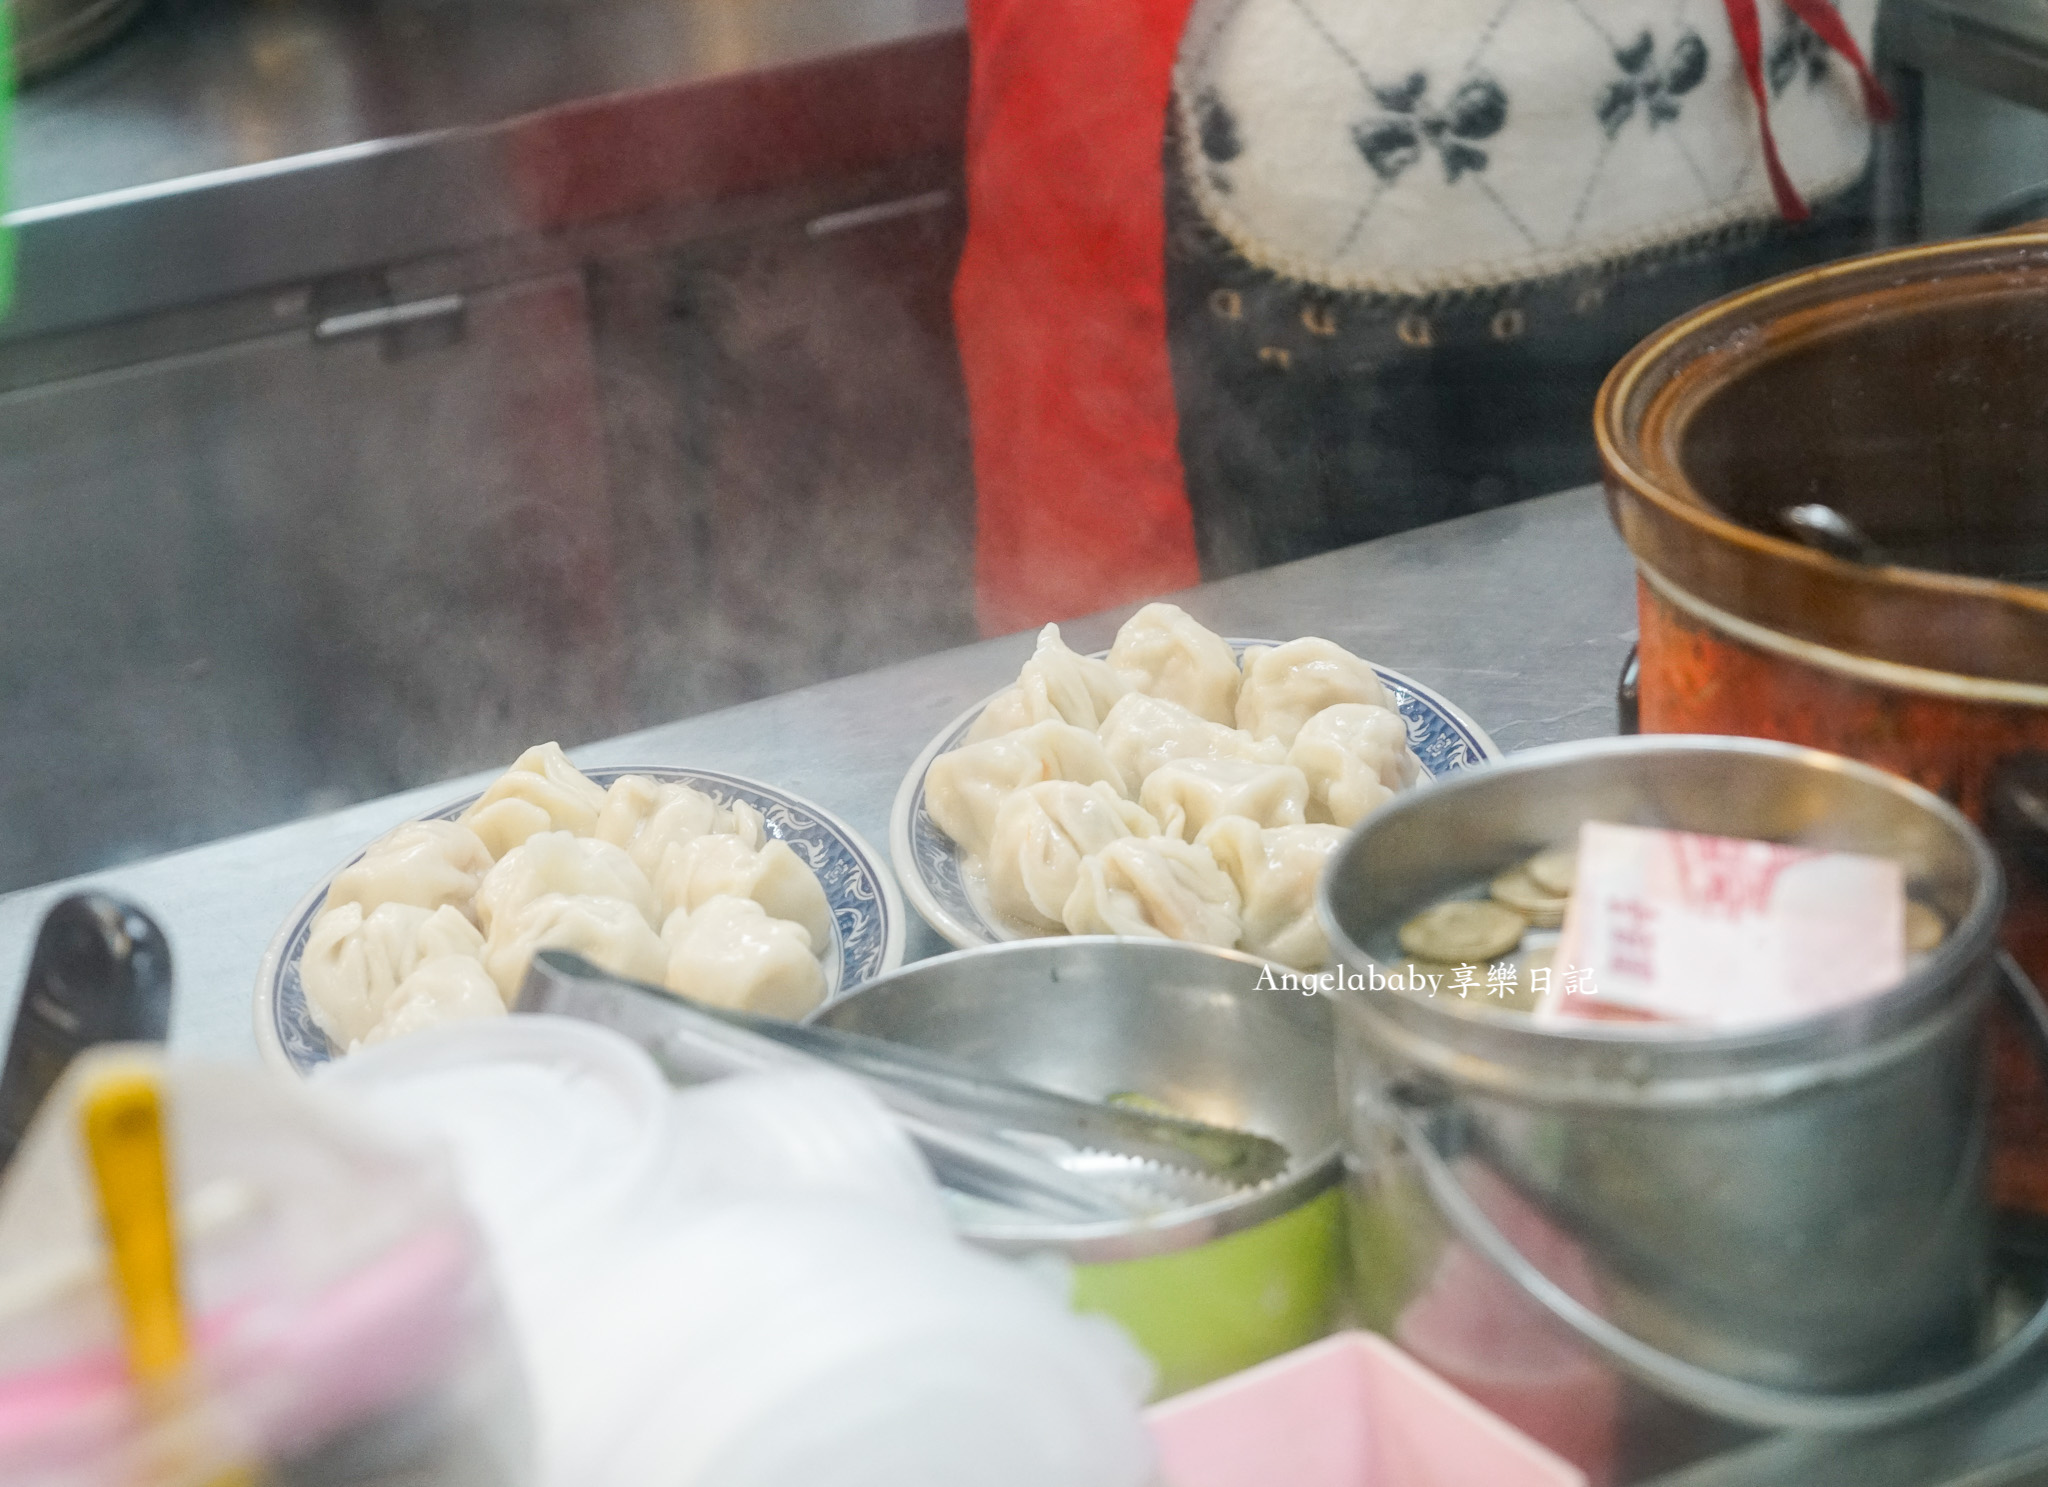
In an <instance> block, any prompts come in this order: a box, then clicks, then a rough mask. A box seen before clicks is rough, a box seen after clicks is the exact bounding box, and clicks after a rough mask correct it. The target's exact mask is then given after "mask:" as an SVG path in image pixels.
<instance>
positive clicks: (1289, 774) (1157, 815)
mask: <svg viewBox="0 0 2048 1487" xmlns="http://www.w3.org/2000/svg"><path fill="white" fill-rule="evenodd" d="M1138 803H1139V804H1140V805H1142V806H1144V808H1145V809H1146V810H1147V811H1149V812H1151V813H1152V817H1153V819H1154V820H1156V821H1158V823H1159V829H1160V830H1161V831H1163V832H1164V833H1166V835H1168V836H1177V837H1179V838H1180V839H1181V840H1182V841H1184V842H1191V841H1193V840H1194V839H1195V838H1196V837H1197V836H1198V835H1200V834H1201V830H1202V828H1203V827H1205V826H1207V825H1208V824H1209V823H1210V822H1211V821H1214V820H1215V819H1216V818H1217V817H1219V816H1246V817H1249V818H1250V819H1251V820H1252V821H1254V822H1256V823H1257V824H1258V825H1260V826H1299V825H1301V824H1302V822H1304V821H1306V820H1307V819H1308V781H1307V779H1305V778H1304V777H1303V776H1302V773H1301V771H1300V770H1298V769H1296V768H1295V767H1294V766H1293V765H1291V764H1256V763H1253V762H1252V761H1250V760H1247V759H1169V760H1168V761H1167V762H1166V763H1164V764H1162V765H1160V766H1159V767H1158V768H1157V769H1155V770H1153V771H1152V773H1150V774H1149V775H1147V776H1145V785H1144V788H1143V789H1142V790H1140V791H1139V792H1138Z"/></svg>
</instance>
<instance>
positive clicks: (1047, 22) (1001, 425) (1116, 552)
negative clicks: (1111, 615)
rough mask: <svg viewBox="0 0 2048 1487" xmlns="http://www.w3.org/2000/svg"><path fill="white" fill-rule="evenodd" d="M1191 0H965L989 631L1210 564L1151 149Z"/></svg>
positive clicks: (965, 355) (977, 426)
mask: <svg viewBox="0 0 2048 1487" xmlns="http://www.w3.org/2000/svg"><path fill="white" fill-rule="evenodd" d="M1189 4H1190V0H969V4H968V37H969V44H970V46H971V48H972V54H973V79H972V85H971V87H972V92H971V95H970V101H969V105H968V125H967V207H968V228H967V245H966V251H965V253H964V254H963V256H962V258H961V263H960V273H959V277H958V279H957V280H956V281H955V283H954V289H953V306H954V313H955V319H956V322H957V326H958V333H959V342H960V356H961V362H962V366H963V369H964V371H965V374H966V380H967V397H968V407H969V411H970V414H971V416H972V419H973V424H974V478H975V487H976V492H977V531H976V552H975V582H976V598H977V607H978V611H979V618H980V623H981V629H982V633H984V634H988V635H999V634H1004V633H1007V632H1008V631H1011V630H1017V629H1022V628H1025V627H1027V626H1032V625H1038V624H1043V623H1044V622H1045V621H1047V620H1056V619H1064V618H1066V617H1068V616H1070V615H1076V614H1085V613H1088V612H1089V611H1091V610H1096V609H1103V608H1106V607H1108V606H1110V605H1113V604H1119V603H1124V602H1127V601H1131V600H1136V599H1143V598H1147V597H1149V596H1151V595H1153V594H1158V593H1162V592H1165V591H1167V590H1170V589H1177V588H1183V587H1185V586H1187V585H1189V584H1192V583H1195V582H1197V581H1198V580H1199V578H1200V577H1201V570H1200V567H1199V565H1198V563H1197V562H1196V558H1195V537H1194V522H1193V518H1192V516H1191V515H1190V513H1189V510H1188V501H1187V493H1186V490H1185V489H1184V487H1183V485H1182V482H1181V466H1180V451H1179V448H1178V444H1177V437H1178V428H1179V425H1178V422H1177V418H1176V415H1175V411H1174V400H1173V379H1172V372H1171V368H1170V366H1169V364H1168V361H1167V351H1166V263H1165V250H1166V221H1165V201H1164V191H1163V178H1162V175H1161V154H1162V152H1163V149H1164V144H1165V131H1166V109H1167V102H1168V97H1169V94H1170V91H1171V81H1172V71H1173V61H1174V52H1175V48H1176V47H1177V46H1178V44H1179V41H1180V34H1181V29H1182V27H1183V25H1184V24H1185V23H1186V20H1187V12H1188V7H1189Z"/></svg>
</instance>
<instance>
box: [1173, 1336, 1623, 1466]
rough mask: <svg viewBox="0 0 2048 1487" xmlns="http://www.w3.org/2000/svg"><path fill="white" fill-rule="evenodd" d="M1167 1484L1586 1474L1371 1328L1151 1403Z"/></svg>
mask: <svg viewBox="0 0 2048 1487" xmlns="http://www.w3.org/2000/svg"><path fill="white" fill-rule="evenodd" d="M1147 1418H1148V1419H1149V1420H1150V1422H1151V1426H1152V1434H1153V1436H1154V1438H1155V1439H1157V1440H1158V1442H1159V1454H1160V1465H1161V1470H1162V1472H1163V1474H1164V1477H1165V1480H1166V1481H1168V1482H1171V1483H1172V1484H1173V1487H1267V1484H1269V1483H1276V1482H1284V1483H1286V1484H1287V1487H1361V1484H1365V1483H1371V1484H1375V1487H1405V1484H1411V1483H1412V1484H1416V1487H1421V1484H1425V1483H1439V1482H1441V1483H1450V1482H1471V1483H1479V1482H1484V1483H1486V1484H1487V1487H1585V1483H1586V1477H1585V1474H1584V1473H1583V1472H1581V1471H1579V1470H1578V1469H1577V1468H1575V1467H1573V1466H1572V1465H1571V1464H1570V1463H1568V1462H1566V1461H1564V1460H1563V1459H1562V1458H1560V1457H1558V1456H1555V1455H1553V1454H1552V1453H1551V1452H1549V1451H1547V1450H1545V1449H1544V1448H1543V1447H1542V1446H1539V1445H1537V1444H1536V1443H1535V1442H1534V1441H1532V1440H1530V1439H1529V1438H1528V1437H1527V1436H1525V1435H1523V1434H1522V1433H1521V1432H1520V1431H1518V1430H1516V1429H1514V1427H1512V1426H1510V1425H1507V1424H1505V1423H1504V1422H1503V1421H1502V1420H1501V1419H1500V1417H1499V1416H1497V1415H1493V1414H1489V1413H1488V1412H1487V1411H1486V1410H1484V1409H1482V1408H1481V1407H1480V1406H1479V1405H1477V1404H1474V1403H1473V1402H1472V1401H1471V1400H1470V1399H1468V1398H1466V1397H1465V1396H1464V1395H1463V1394H1460V1393H1459V1392H1458V1391H1457V1390H1456V1389H1453V1388H1452V1387H1451V1386H1450V1385H1449V1384H1446V1383H1445V1382H1444V1381H1443V1380H1442V1379H1440V1378H1438V1377H1437V1376H1436V1375H1435V1374H1433V1373H1431V1372H1430V1371H1429V1370H1428V1369H1426V1368H1424V1367H1423V1366H1422V1365H1421V1364H1419V1363H1417V1362H1416V1361H1415V1360H1414V1359H1413V1358H1411V1357H1409V1356H1408V1354H1406V1353H1404V1352H1402V1351H1401V1350H1400V1349H1399V1348H1397V1347H1395V1346H1394V1345H1393V1344H1392V1343H1390V1342H1388V1341H1387V1340H1386V1339H1384V1338H1381V1337H1375V1336H1374V1335H1373V1334H1372V1333H1370V1332H1340V1333H1338V1334H1337V1335H1336V1336H1334V1337H1327V1338H1324V1339H1323V1340H1322V1341H1321V1342H1318V1343H1312V1344H1310V1345H1309V1346H1308V1347H1305V1348H1300V1349H1297V1350H1296V1351H1294V1352H1292V1353H1288V1354H1287V1355H1285V1356H1284V1357H1280V1358H1275V1359H1273V1360H1272V1361H1271V1362H1269V1363H1263V1364H1261V1365H1260V1366H1259V1367H1257V1368H1253V1369H1248V1370H1246V1371H1245V1372H1243V1373H1240V1374H1234V1375H1232V1376H1231V1377H1230V1378H1227V1379H1219V1380H1218V1381H1217V1382H1215V1383H1213V1384H1210V1385H1208V1386H1206V1387H1205V1388H1201V1389H1197V1390H1195V1391H1193V1392H1192V1393H1189V1394H1183V1395H1181V1396H1180V1397H1179V1398H1177V1399H1171V1400H1168V1401H1167V1402H1166V1403H1164V1404H1161V1405H1155V1406H1154V1407H1153V1408H1152V1409H1151V1410H1150V1411H1149V1412H1148V1415H1147Z"/></svg>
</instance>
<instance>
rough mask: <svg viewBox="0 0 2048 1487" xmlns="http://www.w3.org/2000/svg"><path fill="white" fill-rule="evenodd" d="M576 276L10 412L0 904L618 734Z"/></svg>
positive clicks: (83, 389) (272, 338) (591, 391)
mask: <svg viewBox="0 0 2048 1487" xmlns="http://www.w3.org/2000/svg"><path fill="white" fill-rule="evenodd" d="M584 316H585V301H584V289H583V283H582V281H581V279H580V278H579V277H577V276H575V275H572V274H555V275H551V276H548V277H544V278H539V279H533V280H528V281H526V282H523V283H520V284H516V285H512V286H508V287H502V288H496V289H487V290H483V291H480V292H478V293H475V294H472V295H470V296H468V297H467V298H466V299H465V301H464V303H463V307H462V312H461V318H460V324H459V334H451V332H454V331H456V330H457V329H458V328H457V326H456V325H455V323H454V322H452V321H448V320H445V319H444V320H443V321H441V322H439V323H437V324H432V325H420V324H414V325H411V326H406V327H385V328H384V330H383V331H382V332H381V333H380V334H377V335H365V336H357V337H344V338H337V339H332V340H329V341H327V342H325V343H320V344H316V343H314V342H313V341H311V340H309V339H308V338H307V336H306V334H305V333H304V331H303V330H300V331H297V332H290V333H285V334H274V335H267V336H262V337H258V338H254V339H250V340H245V341H241V342H238V343H236V344H233V345H230V346H225V347H218V348H215V349H212V350H210V351H206V352H203V353H200V354H197V355H192V356H186V357H180V358H174V359H166V360H162V361H155V362H150V363H147V364H145V365H142V366H139V367H134V368H127V369H123V370H120V371H115V372H108V373H103V374H99V375H96V376H91V377H81V378H73V379H69V380H65V381H62V382H57V383H51V384H48V385H44V386H39V387H32V388H26V389H22V390H20V391H17V392H12V393H4V394H0V621H4V626H0V627H4V629H5V632H6V644H5V646H4V647H0V697H5V698H7V699H8V701H7V704H6V705H5V706H0V753H4V755H5V757H7V759H8V760H9V761H10V767H9V768H8V769H7V770H6V771H5V772H4V773H0V822H4V823H5V829H4V830H0V883H5V884H9V885H19V884H22V883H33V882H37V881H40V880H44V879H49V878H53V877H57V876H60V875H64V874H68V873H71V872H75V871H77V870H78V868H79V867H81V866H84V865H87V864H91V863H94V862H104V861H108V860H113V861H119V860H122V859H124V858H135V857H142V856H148V855H152V854H154V853H157V852H161V851H164V850H167V849H170V848H174V847H178V846H183V845H186V844H188V843H190V842H192V841H194V840H195V839H205V838H207V837H211V836H218V835H222V834H225V833H226V832H230V831H235V830H245V829H248V828H249V827H252V826H256V825H260V824H266V823H268V822H272V821H276V820H280V819H289V818H291V817H294V816H299V815H304V814H306V813H308V812H309V811H316V810H321V809H332V808H333V807H334V806H336V805H340V804H343V803H346V802H347V801H350V800H353V799H362V798H366V797H370V796H375V795H380V794H383V793H385V792H387V791H389V790H391V789H393V788H396V787H398V786H400V785H404V784H409V783H412V782H415V781H419V780H424V779H431V778H434V777H436V776H441V775H446V774H448V773H449V772H450V771H451V770H454V769H460V768H465V767H476V766H480V765H482V764H484V763H486V762H488V761H490V760H493V759H498V758H504V759H509V758H511V757H512V755H513V754H516V753H517V752H518V751H519V749H521V748H522V747H524V745H525V744H527V743H532V742H535V741H538V740H539V739H540V738H541V737H544V736H556V735H560V736H566V737H568V738H572V739H573V738H578V737H589V736H591V735H593V734H602V733H607V732H615V731H617V730H618V729H619V728H621V727H622V726H625V725H626V724H627V722H628V720H629V718H630V717H631V716H633V715H631V714H627V713H626V712H625V711H624V709H623V708H622V707H621V705H620V700H619V698H620V692H621V686H622V679H621V671H622V669H623V668H622V664H621V657H620V652H619V646H618V644H617V642H616V639H615V636H616V631H617V625H618V613H617V603H618V598H617V594H616V591H615V589H614V587H613V583H612V573H613V568H614V564H613V558H612V553H613V536H614V534H613V507H612V503H611V493H610V491H609V490H608V488H607V485H606V482H605V467H604V448H603V438H604V430H603V428H602V425H601V419H600V409H599V401H598V392H597V372H596V368H595V366H594V364H593V359H592V354H591V347H590V343H589V339H588V335H587V332H586V329H585V324H584Z"/></svg>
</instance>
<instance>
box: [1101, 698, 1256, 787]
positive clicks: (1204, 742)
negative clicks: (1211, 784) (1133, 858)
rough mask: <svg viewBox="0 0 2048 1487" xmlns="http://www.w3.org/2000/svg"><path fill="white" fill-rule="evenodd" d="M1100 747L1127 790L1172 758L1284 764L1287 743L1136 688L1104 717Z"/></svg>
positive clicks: (1141, 781)
mask: <svg viewBox="0 0 2048 1487" xmlns="http://www.w3.org/2000/svg"><path fill="white" fill-rule="evenodd" d="M1102 748H1103V752H1104V753H1105V754H1106V755H1107V756H1108V759H1109V763H1110V765H1111V766H1112V767H1113V768H1114V769H1115V770H1116V772H1117V773H1118V774H1119V775H1120V776H1121V777H1122V779H1123V782H1124V785H1125V787H1126V790H1127V792H1128V791H1138V792H1140V793H1142V792H1143V788H1144V784H1145V781H1146V780H1147V779H1149V778H1150V777H1151V774H1152V771H1153V770H1155V769H1157V768H1159V766H1160V765H1162V764H1165V763H1167V762H1168V761H1169V760H1173V759H1243V760H1248V761H1250V762H1251V763H1254V764H1284V763H1286V762H1287V749H1286V746H1285V745H1283V744H1281V743H1279V742H1278V741H1277V740H1274V739H1255V738H1253V737H1252V736H1251V735H1250V734H1249V733H1244V732H1242V731H1240V730H1238V729H1236V728H1226V727H1224V726H1223V725H1222V724H1220V723H1212V722H1210V721H1209V720H1208V719H1206V718H1198V717H1196V716H1195V715H1194V714H1193V713H1191V712H1189V711H1188V710H1187V709H1186V708H1184V707H1182V706H1181V705H1180V704H1179V703H1177V702H1168V701H1167V700H1165V699H1164V698H1161V697H1148V696H1146V695H1145V694H1144V693H1142V692H1132V693H1130V694H1129V695H1127V696H1125V697H1122V698H1120V699H1119V700H1118V701H1117V704H1116V706H1115V707H1112V708H1111V709H1110V710H1109V716H1108V717H1106V718H1104V719H1103V720H1102Z"/></svg>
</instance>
